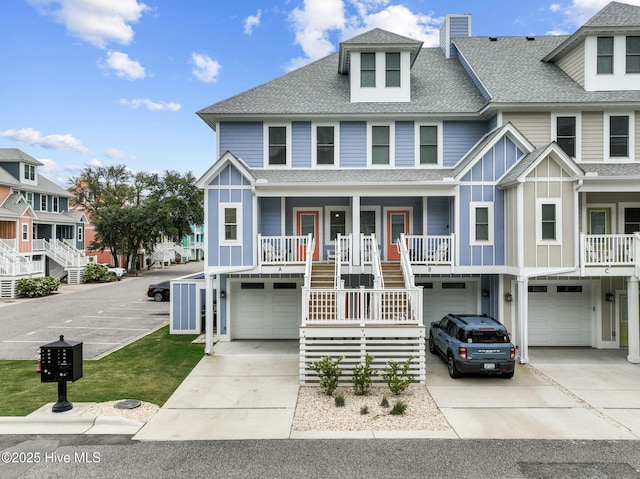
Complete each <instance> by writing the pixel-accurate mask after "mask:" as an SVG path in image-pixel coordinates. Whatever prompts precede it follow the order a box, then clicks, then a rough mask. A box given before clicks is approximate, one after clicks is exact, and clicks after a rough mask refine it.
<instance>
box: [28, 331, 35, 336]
mask: <svg viewBox="0 0 640 479" xmlns="http://www.w3.org/2000/svg"><path fill="white" fill-rule="evenodd" d="M32 334H36V332H35V331H31V332H30V333H27V336H31V335H32Z"/></svg>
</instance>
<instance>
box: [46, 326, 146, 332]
mask: <svg viewBox="0 0 640 479" xmlns="http://www.w3.org/2000/svg"><path fill="white" fill-rule="evenodd" d="M59 327H60V326H47V328H49V329H56V328H59ZM64 328H65V329H92V330H98V329H99V330H103V331H108V330H114V331H149V330H148V329H144V328H96V327H91V326H64Z"/></svg>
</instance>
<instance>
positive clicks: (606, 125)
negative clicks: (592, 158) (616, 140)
mask: <svg viewBox="0 0 640 479" xmlns="http://www.w3.org/2000/svg"><path fill="white" fill-rule="evenodd" d="M612 116H628V117H629V145H628V152H629V156H613V157H612V156H610V153H611V152H610V151H609V135H610V120H609V119H610V118H611V117H612ZM635 124H636V119H635V113H634V112H632V111H621V112H609V113H605V114H604V125H603V127H604V128H603V130H604V139H603V142H604V159H605V161H611V162H617V163H623V162H630V161H634V159H635V148H636V142H635Z"/></svg>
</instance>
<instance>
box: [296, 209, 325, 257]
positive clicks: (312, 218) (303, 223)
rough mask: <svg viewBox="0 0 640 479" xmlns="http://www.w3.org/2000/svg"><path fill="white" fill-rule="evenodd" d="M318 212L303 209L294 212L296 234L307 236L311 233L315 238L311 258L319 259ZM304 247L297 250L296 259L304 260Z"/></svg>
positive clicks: (305, 251) (305, 252)
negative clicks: (297, 255)
mask: <svg viewBox="0 0 640 479" xmlns="http://www.w3.org/2000/svg"><path fill="white" fill-rule="evenodd" d="M319 232H320V212H319V211H315V210H312V211H303V210H299V211H297V212H296V234H297V235H298V236H307V235H309V234H311V235H312V236H313V238H314V239H315V240H316V242H315V243H316V246H315V249H314V251H313V260H314V261H318V260H319V259H320V235H319V234H318V233H319ZM306 254H307V250H306V247H302V248H301V249H300V252H299V257H298V258H297V259H298V261H304V260H305V258H306Z"/></svg>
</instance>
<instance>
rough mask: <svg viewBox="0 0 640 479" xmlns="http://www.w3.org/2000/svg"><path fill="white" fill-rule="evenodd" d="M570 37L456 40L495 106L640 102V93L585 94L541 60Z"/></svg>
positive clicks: (471, 38)
mask: <svg viewBox="0 0 640 479" xmlns="http://www.w3.org/2000/svg"><path fill="white" fill-rule="evenodd" d="M567 38H568V37H566V36H555V37H536V38H535V40H527V38H525V37H499V38H498V39H497V41H491V40H490V39H489V37H469V38H455V39H454V43H455V45H456V47H457V48H458V50H459V51H460V52H461V54H462V55H463V56H464V58H465V59H466V60H467V61H468V62H469V64H470V65H471V68H472V69H473V71H474V72H475V73H476V74H477V75H478V76H479V78H480V79H481V80H482V83H483V84H484V85H485V86H486V88H487V90H488V91H489V93H490V94H491V102H493V103H519V104H543V103H565V104H571V103H574V104H575V103H590V102H595V103H598V102H640V91H606V92H605V91H602V92H596V91H585V90H584V88H582V87H581V86H580V85H579V84H578V83H576V82H575V81H574V80H573V79H572V78H571V77H569V76H568V75H567V74H566V73H564V72H563V71H562V70H561V69H560V68H559V67H558V66H557V65H555V64H553V63H545V62H543V61H541V59H542V58H544V57H545V55H546V54H547V53H548V52H550V51H551V50H553V49H555V48H556V47H558V46H559V45H560V44H561V43H562V42H563V41H565V40H566V39H567Z"/></svg>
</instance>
